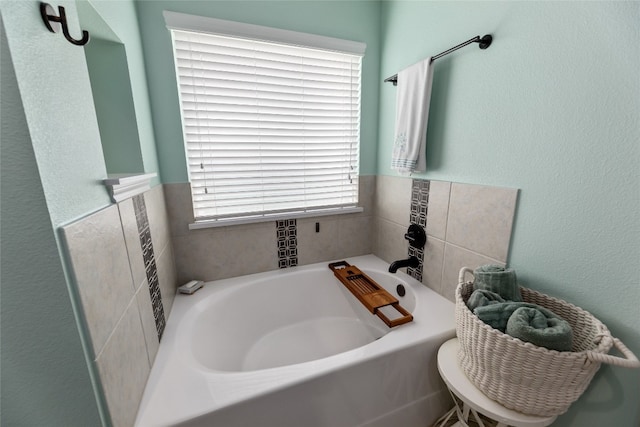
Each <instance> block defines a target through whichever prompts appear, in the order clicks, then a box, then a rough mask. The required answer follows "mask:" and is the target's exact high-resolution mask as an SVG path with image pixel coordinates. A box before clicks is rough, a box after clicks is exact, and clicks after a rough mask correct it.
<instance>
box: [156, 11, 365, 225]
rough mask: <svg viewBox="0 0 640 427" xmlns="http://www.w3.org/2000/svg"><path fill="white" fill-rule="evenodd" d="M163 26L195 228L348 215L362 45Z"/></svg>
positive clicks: (214, 24)
mask: <svg viewBox="0 0 640 427" xmlns="http://www.w3.org/2000/svg"><path fill="white" fill-rule="evenodd" d="M165 18H166V20H167V25H168V27H169V28H170V29H171V36H172V40H173V48H174V59H175V64H176V76H177V80H178V89H179V94H180V105H181V111H182V126H183V133H184V138H185V147H186V153H187V162H188V171H189V179H190V182H191V191H192V196H193V205H194V206H193V207H194V213H195V217H196V222H199V221H200V222H201V221H207V222H211V221H215V222H217V223H218V225H222V224H228V223H234V222H247V221H255V220H258V221H259V220H266V219H272V218H276V217H278V216H279V215H285V216H287V217H292V216H298V217H299V216H307V215H318V214H329V213H331V214H332V213H337V212H341V211H343V212H350V211H358V210H359V209H358V208H357V207H356V205H357V202H358V163H359V162H358V159H359V141H360V132H359V129H360V77H361V63H362V55H363V53H364V45H363V44H362V43H357V42H350V41H342V40H338V39H332V38H327V37H320V36H312V35H308V34H302V33H293V32H290V31H284V30H275V29H269V28H266V27H258V26H254V25H247V24H238V23H231V22H229V21H220V20H216V19H211V18H201V17H190V16H189V15H182V14H176V13H169V12H165ZM188 18H191V19H190V20H189V19H188ZM194 19H195V20H196V23H195V24H194V22H193V20H194Z"/></svg>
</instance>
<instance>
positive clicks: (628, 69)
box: [378, 1, 640, 427]
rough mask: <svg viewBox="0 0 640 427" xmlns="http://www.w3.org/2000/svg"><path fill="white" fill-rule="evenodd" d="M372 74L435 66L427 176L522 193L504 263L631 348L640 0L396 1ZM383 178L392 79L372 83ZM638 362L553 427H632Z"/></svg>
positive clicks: (386, 12)
mask: <svg viewBox="0 0 640 427" xmlns="http://www.w3.org/2000/svg"><path fill="white" fill-rule="evenodd" d="M382 16H383V19H382V34H381V36H382V38H381V40H382V42H381V43H382V51H381V78H385V77H387V76H389V75H392V74H395V73H396V72H397V71H398V70H400V69H402V68H404V67H406V66H409V65H411V64H413V63H415V62H417V61H419V60H421V59H423V58H424V57H426V56H430V55H434V54H436V53H439V52H441V51H444V50H446V49H448V48H449V47H451V46H454V45H456V44H458V43H460V42H462V41H464V40H467V39H469V38H471V37H473V36H475V35H481V36H482V35H484V34H486V33H491V34H493V35H494V38H495V39H494V40H495V41H494V43H493V45H492V46H491V47H490V48H489V49H488V50H486V51H482V50H480V49H478V48H477V47H476V46H475V45H474V46H469V47H465V48H464V49H462V50H460V51H458V52H456V53H454V54H451V55H449V56H447V57H445V58H442V59H439V60H437V61H436V62H435V63H434V66H435V70H434V83H433V93H432V98H431V112H430V117H429V129H428V139H427V165H428V170H427V172H426V173H424V174H421V175H419V176H420V177H423V178H429V179H439V180H447V181H460V182H467V183H474V184H486V185H496V186H507V187H517V188H520V189H521V193H520V198H519V205H518V208H517V219H516V225H515V229H514V232H513V239H512V248H511V256H510V264H511V266H513V267H514V268H515V269H516V270H517V272H518V274H519V278H520V279H521V281H522V282H523V283H524V284H526V285H528V286H530V287H534V288H537V289H540V290H542V291H544V292H547V293H549V294H552V295H554V296H557V297H560V298H563V299H566V300H568V301H570V302H573V303H574V304H576V305H578V306H581V307H583V308H585V309H587V310H589V311H590V312H591V313H593V314H594V315H596V317H598V318H599V319H600V320H602V321H603V322H604V323H605V324H606V325H607V326H608V327H609V329H610V330H611V331H612V333H613V334H614V336H617V337H619V338H620V339H622V341H623V342H624V343H625V344H627V346H628V347H629V348H630V349H631V350H632V351H633V352H635V354H636V355H640V329H638V326H637V325H638V305H639V304H640V279H639V277H640V276H639V275H638V268H639V267H640V262H639V254H640V216H639V215H638V212H640V191H639V190H638V184H639V183H640V173H639V171H640V167H639V166H640V144H639V143H638V141H640V123H639V115H638V112H639V111H640V79H639V78H638V70H639V69H640V55H639V53H638V52H639V51H638V42H639V41H640V26H639V25H638V22H640V2H637V1H636V2H548V1H544V2H542V1H541V2H533V1H532V2H479V1H472V2H444V1H422V2H416V1H407V2H404V1H397V2H396V1H391V2H383V7H382ZM380 87H381V89H380V90H381V92H380V127H379V138H380V140H379V153H378V159H379V160H378V174H380V175H392V174H393V173H392V171H391V170H390V168H389V163H390V156H391V147H392V141H393V131H394V129H393V128H394V112H395V89H394V87H393V86H391V85H390V84H382V83H381V84H380ZM639 396H640V370H629V369H623V368H619V367H609V366H605V367H603V368H602V369H601V370H600V372H599V373H598V374H597V375H596V377H595V379H594V381H593V383H592V385H591V386H590V388H589V389H588V390H587V392H586V393H585V394H584V395H583V396H582V398H581V399H580V400H579V401H578V402H577V403H576V404H574V405H573V406H572V407H571V408H570V410H569V412H568V413H567V414H565V415H563V416H561V417H560V418H559V419H558V421H557V422H556V423H555V424H554V425H557V426H575V427H583V426H621V427H636V426H638V425H639V424H640V405H639V403H640V402H639V399H640V397H639Z"/></svg>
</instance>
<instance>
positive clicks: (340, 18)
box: [136, 0, 380, 183]
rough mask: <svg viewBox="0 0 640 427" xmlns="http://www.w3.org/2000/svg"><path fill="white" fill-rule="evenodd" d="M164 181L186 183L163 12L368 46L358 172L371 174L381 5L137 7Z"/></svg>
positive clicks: (226, 3) (179, 3) (283, 3)
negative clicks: (234, 22) (227, 21)
mask: <svg viewBox="0 0 640 427" xmlns="http://www.w3.org/2000/svg"><path fill="white" fill-rule="evenodd" d="M136 8H137V11H138V17H139V20H140V31H141V34H142V41H143V46H144V55H145V63H146V65H147V79H148V82H149V93H150V99H151V105H152V111H153V122H154V126H155V135H156V140H157V148H158V158H159V162H160V169H161V172H162V181H163V182H167V183H169V182H188V177H187V168H186V161H185V155H184V142H183V138H182V127H181V124H180V110H179V103H178V92H177V86H176V79H175V68H174V64H173V56H172V55H173V54H172V47H171V37H170V35H169V31H168V30H167V28H166V26H165V22H164V17H163V16H162V11H163V10H170V11H174V12H182V13H189V14H194V15H202V16H210V17H214V18H218V19H227V20H231V21H239V22H245V23H249V24H257V25H264V26H271V27H276V28H281V29H286V30H293V31H302V32H307V33H312V34H319V35H323V36H329V37H336V38H344V39H349V40H355V41H360V42H364V43H366V44H367V51H366V54H365V58H364V61H363V89H362V118H361V120H362V126H361V129H362V130H361V141H362V148H361V156H360V158H361V161H360V173H361V174H362V175H373V174H375V169H376V146H377V140H378V125H377V117H378V109H377V105H378V82H379V80H380V76H379V73H378V66H379V54H378V52H379V31H378V30H379V23H380V15H379V13H380V4H379V3H378V2H373V1H340V2H324V1H153V0H145V1H140V2H136Z"/></svg>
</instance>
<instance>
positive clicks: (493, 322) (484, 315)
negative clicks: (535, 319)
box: [473, 301, 536, 332]
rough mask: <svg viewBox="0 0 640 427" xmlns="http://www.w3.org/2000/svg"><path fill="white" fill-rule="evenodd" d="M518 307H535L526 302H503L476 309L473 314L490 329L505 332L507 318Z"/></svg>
mask: <svg viewBox="0 0 640 427" xmlns="http://www.w3.org/2000/svg"><path fill="white" fill-rule="evenodd" d="M520 307H534V308H535V307H536V305H535V304H530V303H528V302H514V301H505V302H502V303H498V304H488V305H483V306H480V307H476V308H475V309H474V310H473V314H475V315H476V316H478V318H479V319H480V320H482V321H483V322H484V323H486V324H487V325H489V326H491V327H492V328H495V329H498V330H499V331H500V332H506V330H507V322H508V321H509V318H510V317H511V315H512V314H513V312H514V311H516V310H517V309H519V308H520Z"/></svg>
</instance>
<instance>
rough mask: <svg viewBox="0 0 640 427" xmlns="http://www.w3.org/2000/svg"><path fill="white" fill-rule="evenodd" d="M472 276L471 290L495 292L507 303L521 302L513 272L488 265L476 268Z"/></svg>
mask: <svg viewBox="0 0 640 427" xmlns="http://www.w3.org/2000/svg"><path fill="white" fill-rule="evenodd" d="M473 276H474V281H473V289H485V290H487V291H491V292H495V293H496V294H498V295H500V296H501V297H502V298H503V299H505V300H508V301H522V295H520V287H519V286H518V281H517V278H516V272H515V271H514V270H512V269H510V268H504V267H501V266H499V265H492V264H489V265H483V266H480V267H478V268H476V269H475V270H474V271H473Z"/></svg>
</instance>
